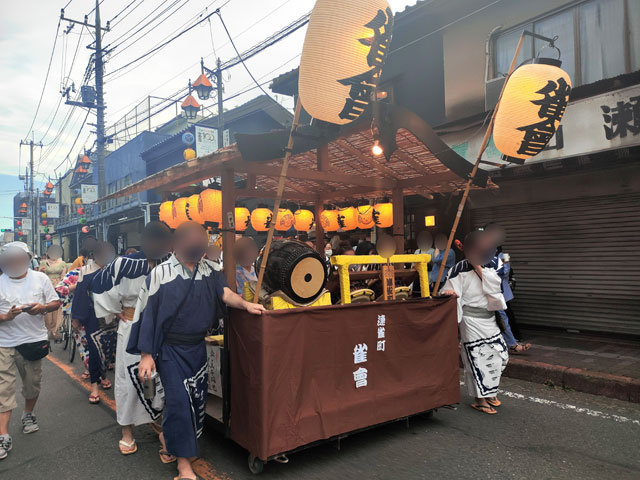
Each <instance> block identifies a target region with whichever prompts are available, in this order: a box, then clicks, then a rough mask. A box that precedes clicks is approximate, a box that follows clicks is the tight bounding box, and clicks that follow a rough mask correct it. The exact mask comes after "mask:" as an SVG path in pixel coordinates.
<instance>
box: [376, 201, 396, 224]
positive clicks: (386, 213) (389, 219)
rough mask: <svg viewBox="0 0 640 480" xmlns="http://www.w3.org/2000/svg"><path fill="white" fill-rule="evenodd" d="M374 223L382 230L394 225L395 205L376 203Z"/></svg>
mask: <svg viewBox="0 0 640 480" xmlns="http://www.w3.org/2000/svg"><path fill="white" fill-rule="evenodd" d="M373 221H374V223H375V224H376V227H380V228H388V227H390V226H391V225H393V203H376V204H375V205H374V207H373Z"/></svg>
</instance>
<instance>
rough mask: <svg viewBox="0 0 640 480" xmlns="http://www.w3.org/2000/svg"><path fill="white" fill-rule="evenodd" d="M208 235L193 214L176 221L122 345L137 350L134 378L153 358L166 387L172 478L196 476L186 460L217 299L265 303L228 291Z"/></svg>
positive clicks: (151, 367) (196, 426) (148, 371)
mask: <svg viewBox="0 0 640 480" xmlns="http://www.w3.org/2000/svg"><path fill="white" fill-rule="evenodd" d="M207 243H208V238H207V234H206V232H205V230H204V229H203V228H202V226H201V225H199V224H197V223H195V222H185V223H183V224H181V225H180V226H179V227H178V228H177V229H176V231H175V234H174V247H175V253H174V254H173V255H172V256H171V257H170V258H169V260H167V261H166V262H163V263H161V264H160V265H158V266H157V267H155V268H154V269H153V270H152V271H151V273H150V274H149V276H148V277H147V280H146V282H145V287H144V289H143V291H142V293H141V294H140V298H139V299H138V303H137V305H136V313H135V319H134V323H133V328H132V332H131V338H130V340H129V346H128V348H127V351H129V352H130V353H138V352H140V353H141V355H142V359H141V360H140V365H139V368H138V375H139V377H140V379H141V380H144V379H149V378H152V374H153V372H155V371H156V366H157V371H158V373H159V374H160V379H161V380H162V386H163V388H164V394H165V407H164V414H163V418H162V430H163V433H164V436H165V439H166V445H167V451H168V452H169V453H171V454H172V455H175V456H176V457H177V458H178V477H177V478H178V479H179V480H189V479H195V478H196V475H195V473H194V472H193V468H192V466H191V461H193V460H194V459H195V458H196V457H197V456H198V454H199V449H198V437H199V436H200V434H201V433H202V428H203V424H204V416H205V403H206V398H207V381H208V374H207V350H206V346H205V342H204V337H205V335H206V332H207V330H208V329H210V328H211V326H212V324H213V323H214V321H215V320H217V319H218V318H219V316H220V313H221V312H220V308H221V302H224V303H225V304H227V305H229V306H231V307H233V308H236V309H242V310H246V311H248V312H249V313H252V314H255V315H260V314H262V312H263V311H264V307H263V306H262V305H258V304H255V303H249V302H247V301H246V300H244V299H243V298H242V297H241V296H240V295H238V294H237V293H235V292H233V291H232V290H231V289H230V288H229V287H228V286H227V282H226V280H225V278H224V276H223V275H222V273H221V272H218V271H216V270H215V268H214V265H213V262H211V261H209V260H206V259H203V258H202V257H203V255H204V253H205V251H206V248H207ZM228 267H230V268H234V265H233V264H231V265H228Z"/></svg>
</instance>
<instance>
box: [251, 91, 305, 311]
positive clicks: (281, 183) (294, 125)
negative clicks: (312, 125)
mask: <svg viewBox="0 0 640 480" xmlns="http://www.w3.org/2000/svg"><path fill="white" fill-rule="evenodd" d="M301 110H302V102H300V98H298V101H297V102H296V110H295V113H294V115H293V122H292V123H291V132H289V142H288V143H287V150H286V151H285V153H284V159H283V161H282V170H281V171H280V178H279V179H278V189H277V191H276V200H275V202H274V204H273V215H272V216H271V222H270V223H269V233H268V234H267V243H265V245H264V253H263V254H262V260H261V262H260V271H259V273H258V283H257V284H256V291H255V294H254V297H253V301H254V302H256V303H257V302H258V298H259V296H260V289H261V288H262V280H263V279H264V271H265V268H266V266H267V260H268V259H269V251H270V250H271V242H272V241H273V232H274V231H275V229H276V219H277V218H278V211H279V210H280V202H282V194H283V193H284V184H285V181H286V179H287V169H288V168H289V159H290V158H291V150H292V149H293V133H294V132H295V130H296V128H298V121H299V120H300V112H301Z"/></svg>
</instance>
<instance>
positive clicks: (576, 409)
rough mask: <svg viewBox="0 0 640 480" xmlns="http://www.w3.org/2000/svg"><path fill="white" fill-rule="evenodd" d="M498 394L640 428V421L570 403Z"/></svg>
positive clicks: (510, 393) (516, 394)
mask: <svg viewBox="0 0 640 480" xmlns="http://www.w3.org/2000/svg"><path fill="white" fill-rule="evenodd" d="M498 393H500V395H504V396H505V397H509V398H515V399H518V400H526V401H528V402H533V403H539V404H541V405H549V406H552V407H556V408H561V409H562V410H573V411H574V412H576V413H583V414H586V415H589V416H591V417H599V418H604V419H607V420H614V421H616V422H618V423H631V424H633V425H637V426H639V427H640V420H634V419H632V418H627V417H623V416H621V415H614V414H612V413H604V412H600V411H598V410H591V409H590V408H585V407H576V406H575V405H570V404H568V403H560V402H556V401H555V400H547V399H546V398H538V397H530V396H528V395H522V394H521V393H515V392H508V391H506V390H498Z"/></svg>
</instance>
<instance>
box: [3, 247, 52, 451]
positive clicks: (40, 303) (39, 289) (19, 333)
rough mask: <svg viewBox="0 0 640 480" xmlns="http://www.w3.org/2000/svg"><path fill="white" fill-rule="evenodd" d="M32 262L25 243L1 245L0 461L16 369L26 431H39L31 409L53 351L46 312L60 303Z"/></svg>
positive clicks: (6, 437) (13, 404)
mask: <svg viewBox="0 0 640 480" xmlns="http://www.w3.org/2000/svg"><path fill="white" fill-rule="evenodd" d="M30 262H31V253H30V252H29V247H28V246H27V245H26V244H25V243H23V242H10V243H7V244H6V245H4V246H3V247H2V248H0V268H1V269H2V272H3V273H2V275H0V460H1V459H3V458H6V456H7V455H8V453H9V451H10V450H11V448H12V440H11V436H10V435H9V420H10V418H11V412H12V410H13V409H14V408H16V407H17V402H16V390H17V385H16V377H17V375H18V374H20V378H21V379H22V395H23V396H24V399H25V406H24V413H23V414H22V432H23V433H33V432H36V431H38V430H39V426H38V422H37V420H36V417H35V415H34V414H33V409H34V408H35V406H36V402H37V400H38V395H39V394H40V383H41V380H42V358H44V357H45V356H46V355H47V353H49V343H48V341H47V338H48V334H47V327H46V326H45V324H44V315H45V314H46V313H48V312H53V311H54V310H57V309H58V308H60V301H59V299H58V294H57V293H56V291H55V290H54V289H53V286H52V285H51V282H50V281H49V279H48V278H47V276H46V275H45V274H44V273H42V272H36V271H34V270H30V269H29V265H30Z"/></svg>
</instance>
